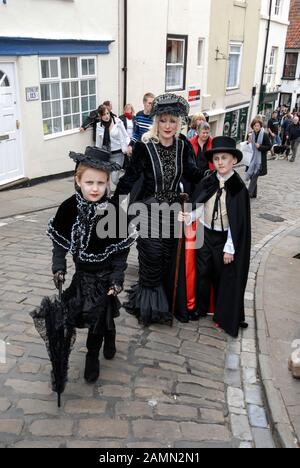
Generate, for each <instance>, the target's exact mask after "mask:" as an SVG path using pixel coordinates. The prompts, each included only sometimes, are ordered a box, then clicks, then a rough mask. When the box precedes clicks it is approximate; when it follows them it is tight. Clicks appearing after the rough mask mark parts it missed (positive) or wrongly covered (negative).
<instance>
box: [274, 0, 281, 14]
mask: <svg viewBox="0 0 300 468" xmlns="http://www.w3.org/2000/svg"><path fill="white" fill-rule="evenodd" d="M281 9H282V0H276V1H275V15H276V16H280V15H281Z"/></svg>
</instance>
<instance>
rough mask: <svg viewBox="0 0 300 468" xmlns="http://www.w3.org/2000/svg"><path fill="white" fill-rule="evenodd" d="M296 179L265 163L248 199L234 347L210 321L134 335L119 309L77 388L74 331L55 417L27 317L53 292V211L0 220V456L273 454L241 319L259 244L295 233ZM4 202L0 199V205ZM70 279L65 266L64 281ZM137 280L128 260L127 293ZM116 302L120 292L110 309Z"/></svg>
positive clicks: (299, 214)
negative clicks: (113, 451) (141, 450)
mask: <svg viewBox="0 0 300 468" xmlns="http://www.w3.org/2000/svg"><path fill="white" fill-rule="evenodd" d="M299 175H300V161H296V163H295V164H290V163H287V162H285V161H270V162H269V176H268V177H264V178H261V179H260V180H259V197H258V199H257V200H253V201H252V208H253V218H252V219H253V262H252V266H251V273H250V277H249V286H248V291H247V295H246V307H247V315H248V317H247V319H248V322H249V325H250V326H249V329H248V330H246V331H244V332H243V336H241V337H240V338H239V339H237V340H233V339H230V338H228V337H227V336H226V335H225V334H224V333H223V332H220V331H218V330H216V329H215V328H214V327H213V325H212V320H211V318H208V319H204V320H201V321H200V322H199V323H191V324H187V325H185V324H180V323H178V322H176V323H175V324H174V327H173V328H169V327H162V326H152V327H150V328H149V329H145V328H142V327H141V326H139V325H138V323H137V321H136V319H135V318H133V317H131V316H130V315H127V314H126V313H125V311H124V310H122V314H121V317H120V318H119V319H118V320H117V331H118V333H117V349H118V353H117V356H116V358H115V359H114V360H113V361H112V362H109V361H105V360H104V358H102V359H101V376H100V379H99V381H98V383H97V384H96V385H92V386H89V385H87V384H86V383H85V382H84V379H83V367H84V360H85V352H86V349H85V339H86V332H84V331H83V332H82V331H81V332H78V336H77V341H76V345H75V349H74V351H73V352H72V355H71V361H70V371H69V383H68V385H67V388H66V391H65V393H64V394H63V397H62V402H63V403H62V409H61V410H58V409H57V407H56V398H55V395H54V394H53V393H52V391H51V389H50V386H49V372H50V366H49V361H48V357H47V354H46V351H45V347H44V344H43V342H42V340H41V339H40V337H39V336H38V334H37V332H36V331H35V329H34V327H33V323H32V319H31V317H30V316H29V312H30V311H31V310H32V309H33V308H34V307H35V306H38V305H39V304H40V302H41V299H42V298H43V297H44V296H45V295H52V294H54V292H55V290H54V286H52V279H51V274H50V270H51V269H50V263H51V244H50V242H49V240H48V238H47V237H46V236H45V229H46V225H47V221H48V219H49V218H50V217H51V215H52V214H53V213H54V212H55V210H54V209H53V208H51V209H50V210H45V211H41V212H33V213H32V214H27V215H23V216H16V217H13V218H5V219H1V220H0V247H1V271H0V308H1V323H0V339H1V340H5V342H6V343H7V356H8V359H7V362H6V364H1V363H0V388H1V397H0V446H3V447H11V446H13V447H98V448H99V447H103V448H104V447H117V448H118V447H149V448H150V447H177V448H189V447H195V448H197V447H225V448H227V447H228V448H229V447H236V448H238V447H245V448H248V447H249V448H250V447H259V446H268V447H272V446H274V442H273V440H272V437H271V432H270V430H269V424H268V420H267V413H266V408H265V405H264V399H263V395H262V393H261V386H260V383H259V381H258V379H257V363H256V341H255V338H256V336H255V320H254V312H253V310H252V308H251V307H252V306H253V294H254V287H255V285H254V283H255V278H256V276H255V275H256V271H257V265H256V260H255V257H256V253H257V252H258V251H259V249H260V248H261V247H262V246H263V243H262V241H263V239H264V240H265V242H266V239H267V240H272V238H273V237H274V232H276V231H278V228H282V230H283V229H284V228H285V227H288V226H290V225H291V223H292V222H297V221H299V222H300V196H299V188H300V184H299ZM40 187H41V196H42V185H41V186H40ZM35 191H37V188H35ZM15 193H18V192H17V191H15ZM20 193H21V192H20ZM6 196H7V192H5V193H0V200H1V199H6V198H5V197H6ZM63 198H65V195H64V194H62V199H63ZM6 200H7V199H6ZM7 203H8V202H7ZM7 208H8V205H7V206H6V207H5V212H7ZM33 209H35V208H33ZM0 211H1V210H0ZM72 272H73V267H72V266H71V261H70V258H69V271H68V281H69V280H70V279H71V277H72ZM136 277H137V260H136V252H135V249H132V252H131V254H130V257H129V268H128V271H127V280H126V286H127V287H128V286H130V285H131V284H132V283H133V282H134V281H135V280H136ZM125 297H126V295H125V293H122V295H121V300H123V299H125Z"/></svg>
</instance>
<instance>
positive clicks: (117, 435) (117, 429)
mask: <svg viewBox="0 0 300 468" xmlns="http://www.w3.org/2000/svg"><path fill="white" fill-rule="evenodd" d="M78 434H79V436H80V437H88V438H97V439H98V438H99V439H101V438H105V439H107V438H113V439H127V437H128V434H129V425H128V423H127V422H125V421H120V420H116V421H114V420H111V419H101V420H99V419H96V418H94V419H83V420H81V421H79V429H78Z"/></svg>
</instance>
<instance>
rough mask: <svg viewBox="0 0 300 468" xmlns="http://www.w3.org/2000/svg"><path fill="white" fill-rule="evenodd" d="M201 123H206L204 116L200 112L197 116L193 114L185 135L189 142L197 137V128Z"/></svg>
mask: <svg viewBox="0 0 300 468" xmlns="http://www.w3.org/2000/svg"><path fill="white" fill-rule="evenodd" d="M201 122H206V118H205V115H204V114H202V112H199V113H198V114H194V115H193V117H192V120H191V126H190V129H189V131H188V134H187V138H188V139H189V140H190V139H191V138H193V137H195V136H197V135H198V132H197V128H198V127H199V125H200V123H201Z"/></svg>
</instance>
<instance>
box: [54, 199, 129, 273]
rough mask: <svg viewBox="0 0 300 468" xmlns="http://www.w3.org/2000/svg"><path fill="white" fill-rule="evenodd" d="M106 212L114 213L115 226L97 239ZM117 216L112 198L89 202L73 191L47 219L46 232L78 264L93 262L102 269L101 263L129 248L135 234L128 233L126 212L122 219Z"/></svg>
mask: <svg viewBox="0 0 300 468" xmlns="http://www.w3.org/2000/svg"><path fill="white" fill-rule="evenodd" d="M108 213H109V214H110V215H111V216H113V221H114V222H113V224H112V226H113V227H114V228H113V230H112V231H111V232H110V233H109V236H107V237H104V236H103V237H101V238H99V235H98V234H99V232H98V233H97V228H99V225H98V223H99V222H101V220H104V221H105V220H106V219H108V218H107V215H108ZM114 213H115V214H116V216H114ZM120 216H122V211H121V210H120V209H119V207H118V205H117V204H115V203H113V202H112V201H111V200H107V199H105V200H101V203H90V202H87V201H86V200H84V199H83V197H82V196H81V194H80V193H76V194H75V195H73V196H72V197H71V198H69V199H68V200H66V201H65V202H63V203H62V204H61V206H60V207H59V209H58V211H57V213H56V215H55V217H54V218H53V219H51V220H50V222H49V225H48V230H47V234H48V236H49V237H50V238H51V239H52V241H53V242H54V243H55V244H56V245H58V246H60V247H61V248H63V249H64V250H65V251H66V252H70V253H71V254H72V255H73V257H75V259H76V264H77V265H78V264H93V265H94V266H99V267H100V268H101V265H102V263H103V262H105V261H106V260H107V259H109V258H110V257H111V256H114V254H117V253H119V252H122V251H124V250H126V249H128V248H129V247H130V246H131V245H132V244H133V243H134V242H135V240H136V239H137V237H138V233H137V232H136V231H132V232H131V233H130V234H128V228H127V218H126V215H125V214H124V215H123V219H122V220H121V218H120ZM110 219H112V218H110ZM120 221H122V228H121V222H120ZM123 231H124V232H123Z"/></svg>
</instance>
